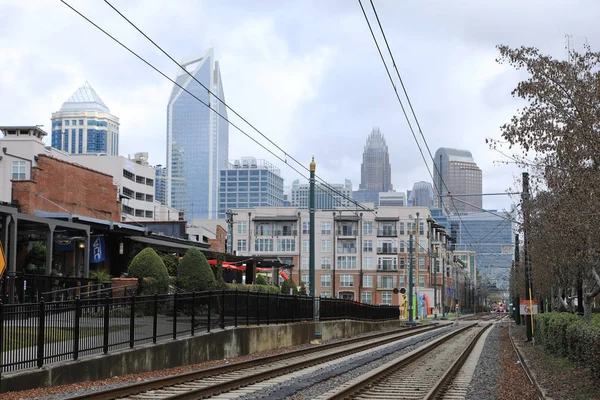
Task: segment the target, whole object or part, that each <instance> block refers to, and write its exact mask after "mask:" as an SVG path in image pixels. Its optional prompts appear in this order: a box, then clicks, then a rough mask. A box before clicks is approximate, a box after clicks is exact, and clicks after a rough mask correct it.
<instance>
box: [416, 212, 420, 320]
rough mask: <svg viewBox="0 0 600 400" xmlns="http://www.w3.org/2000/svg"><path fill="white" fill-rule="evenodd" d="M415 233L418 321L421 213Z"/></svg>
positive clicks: (417, 310) (417, 311)
mask: <svg viewBox="0 0 600 400" xmlns="http://www.w3.org/2000/svg"><path fill="white" fill-rule="evenodd" d="M415 232H416V233H415V235H416V237H415V251H416V257H417V262H416V265H415V270H416V273H417V279H416V282H417V284H416V285H415V295H416V296H417V301H416V303H415V304H416V307H417V309H416V310H415V313H416V315H417V319H419V289H418V288H419V269H420V267H421V264H420V260H419V213H417V222H416V225H415Z"/></svg>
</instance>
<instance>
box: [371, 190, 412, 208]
mask: <svg viewBox="0 0 600 400" xmlns="http://www.w3.org/2000/svg"><path fill="white" fill-rule="evenodd" d="M378 207H406V193H403V192H380V193H379V204H378Z"/></svg>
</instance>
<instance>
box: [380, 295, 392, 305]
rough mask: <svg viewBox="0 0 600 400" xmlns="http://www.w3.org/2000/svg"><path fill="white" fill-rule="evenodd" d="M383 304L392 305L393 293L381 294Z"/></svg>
mask: <svg viewBox="0 0 600 400" xmlns="http://www.w3.org/2000/svg"><path fill="white" fill-rule="evenodd" d="M381 304H385V305H388V306H391V305H392V292H381Z"/></svg>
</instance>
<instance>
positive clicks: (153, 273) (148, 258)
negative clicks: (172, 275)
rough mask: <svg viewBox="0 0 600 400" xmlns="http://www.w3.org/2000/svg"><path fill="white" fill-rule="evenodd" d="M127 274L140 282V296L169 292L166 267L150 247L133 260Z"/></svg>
mask: <svg viewBox="0 0 600 400" xmlns="http://www.w3.org/2000/svg"><path fill="white" fill-rule="evenodd" d="M127 274H128V275H129V276H130V277H133V278H138V279H141V280H142V282H141V290H140V292H141V294H156V293H158V294H160V293H166V292H167V291H168V290H169V273H168V272H167V267H165V264H164V263H163V261H162V260H161V258H160V257H159V255H158V254H156V252H155V251H154V249H152V248H150V247H146V248H145V249H144V250H142V251H140V252H139V253H138V254H137V255H136V256H135V257H134V258H133V260H132V261H131V264H129V268H128V270H127Z"/></svg>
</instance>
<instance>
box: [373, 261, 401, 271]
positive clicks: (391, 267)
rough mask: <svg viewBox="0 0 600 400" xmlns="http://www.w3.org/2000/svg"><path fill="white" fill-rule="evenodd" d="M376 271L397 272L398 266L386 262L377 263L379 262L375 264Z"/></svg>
mask: <svg viewBox="0 0 600 400" xmlns="http://www.w3.org/2000/svg"><path fill="white" fill-rule="evenodd" d="M377 271H383V272H385V271H389V272H398V266H397V265H391V264H387V263H379V264H377Z"/></svg>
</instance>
